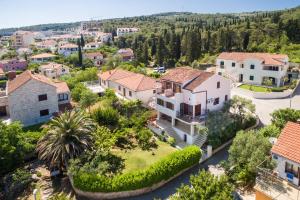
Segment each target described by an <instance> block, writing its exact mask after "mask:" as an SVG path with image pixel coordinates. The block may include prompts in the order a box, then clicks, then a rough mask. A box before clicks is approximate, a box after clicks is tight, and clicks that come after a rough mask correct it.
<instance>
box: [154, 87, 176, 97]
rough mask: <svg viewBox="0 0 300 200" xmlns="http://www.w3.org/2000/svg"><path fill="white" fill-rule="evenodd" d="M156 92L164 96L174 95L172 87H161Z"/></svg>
mask: <svg viewBox="0 0 300 200" xmlns="http://www.w3.org/2000/svg"><path fill="white" fill-rule="evenodd" d="M157 94H159V95H163V96H165V97H173V96H174V95H175V93H174V92H173V90H172V89H161V90H160V91H158V92H157Z"/></svg>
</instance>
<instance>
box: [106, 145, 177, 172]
mask: <svg viewBox="0 0 300 200" xmlns="http://www.w3.org/2000/svg"><path fill="white" fill-rule="evenodd" d="M156 143H157V145H158V146H157V148H156V149H151V150H150V151H144V150H142V149H140V148H139V147H136V148H134V149H130V150H124V149H122V150H121V149H113V150H112V152H113V153H114V154H115V155H117V156H121V157H122V158H123V159H124V160H125V168H124V170H123V173H126V172H130V171H135V170H138V169H142V168H146V167H148V166H150V165H152V164H153V163H155V162H157V161H159V160H160V159H161V158H163V157H166V156H167V155H169V154H171V153H173V152H174V151H177V149H176V148H174V147H171V146H170V145H169V144H167V143H165V142H162V141H159V140H157V141H156ZM152 153H154V155H152Z"/></svg>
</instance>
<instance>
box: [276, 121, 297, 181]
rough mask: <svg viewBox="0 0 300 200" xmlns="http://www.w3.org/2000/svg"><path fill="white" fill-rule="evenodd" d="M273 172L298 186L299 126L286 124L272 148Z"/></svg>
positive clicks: (291, 123) (290, 123)
mask: <svg viewBox="0 0 300 200" xmlns="http://www.w3.org/2000/svg"><path fill="white" fill-rule="evenodd" d="M271 152H272V158H273V160H275V162H276V164H277V165H276V169H275V172H276V173H278V176H279V177H281V178H282V179H285V180H287V181H288V182H290V183H292V184H294V185H295V186H298V187H299V186H300V124H298V123H293V122H288V123H287V124H286V126H285V127H284V129H283V130H282V131H281V134H280V136H279V138H278V140H277V142H276V143H275V144H274V146H273V147H272V150H271Z"/></svg>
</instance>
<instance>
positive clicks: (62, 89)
mask: <svg viewBox="0 0 300 200" xmlns="http://www.w3.org/2000/svg"><path fill="white" fill-rule="evenodd" d="M54 85H55V87H56V92H57V94H60V93H66V92H70V90H69V87H68V85H67V83H66V82H55V83H54Z"/></svg>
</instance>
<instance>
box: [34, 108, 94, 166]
mask: <svg viewBox="0 0 300 200" xmlns="http://www.w3.org/2000/svg"><path fill="white" fill-rule="evenodd" d="M95 129H96V125H95V123H94V121H93V120H92V119H90V118H88V117H87V116H86V115H85V114H84V113H83V112H79V111H68V112H65V113H63V114H61V115H60V116H59V117H57V118H54V119H52V120H51V121H50V123H49V127H48V128H47V133H46V135H45V136H44V137H43V138H41V139H40V140H39V142H38V144H37V147H36V151H37V153H38V156H39V159H41V160H45V161H46V162H47V163H48V164H49V165H50V166H51V167H59V168H60V170H63V169H65V168H66V167H67V166H68V162H69V160H70V159H73V158H76V157H78V156H79V155H80V154H82V153H83V152H84V151H86V150H91V149H93V144H94V138H93V132H94V131H95Z"/></svg>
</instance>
